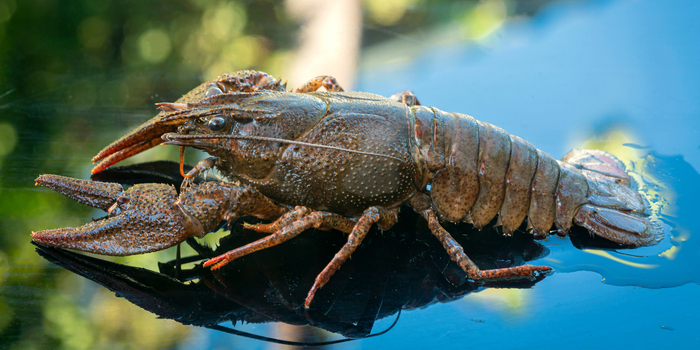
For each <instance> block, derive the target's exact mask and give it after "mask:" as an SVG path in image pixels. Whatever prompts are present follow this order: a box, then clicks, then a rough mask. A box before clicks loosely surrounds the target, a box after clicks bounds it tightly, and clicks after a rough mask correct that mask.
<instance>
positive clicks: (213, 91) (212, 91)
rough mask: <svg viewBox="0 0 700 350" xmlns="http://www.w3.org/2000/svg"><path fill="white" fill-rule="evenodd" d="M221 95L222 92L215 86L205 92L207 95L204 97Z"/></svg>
mask: <svg viewBox="0 0 700 350" xmlns="http://www.w3.org/2000/svg"><path fill="white" fill-rule="evenodd" d="M221 94H223V91H221V89H219V88H218V87H216V86H215V87H213V88H211V89H209V91H207V95H206V96H207V97H212V96H215V95H221Z"/></svg>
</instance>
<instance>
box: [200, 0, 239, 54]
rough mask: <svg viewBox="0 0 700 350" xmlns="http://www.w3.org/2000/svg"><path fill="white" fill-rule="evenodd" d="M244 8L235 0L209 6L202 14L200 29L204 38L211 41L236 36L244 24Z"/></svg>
mask: <svg viewBox="0 0 700 350" xmlns="http://www.w3.org/2000/svg"><path fill="white" fill-rule="evenodd" d="M246 20H247V18H246V13H245V10H244V9H243V8H242V7H241V5H239V4H238V3H235V2H229V3H221V4H218V5H217V6H214V7H210V8H208V9H207V10H206V11H204V14H203V15H202V29H203V31H204V34H205V35H206V38H205V39H206V40H207V41H210V42H212V43H215V42H217V41H218V44H222V43H221V41H226V40H227V39H229V38H231V37H233V36H238V35H240V34H241V32H242V31H243V28H244V27H245V24H246Z"/></svg>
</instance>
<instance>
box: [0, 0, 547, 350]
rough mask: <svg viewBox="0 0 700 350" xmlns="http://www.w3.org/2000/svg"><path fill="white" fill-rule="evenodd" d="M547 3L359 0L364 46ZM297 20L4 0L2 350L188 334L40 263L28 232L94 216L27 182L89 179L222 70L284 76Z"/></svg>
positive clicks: (154, 342)
mask: <svg viewBox="0 0 700 350" xmlns="http://www.w3.org/2000/svg"><path fill="white" fill-rule="evenodd" d="M549 1H550V0H538V1H535V0H532V1H507V0H488V1H476V0H474V1H466V2H461V3H453V2H452V1H447V0H391V1H386V0H364V1H362V4H363V11H364V14H365V22H364V23H363V45H365V46H369V45H373V44H376V43H378V42H381V41H385V40H388V39H393V38H395V37H400V36H402V35H407V34H411V33H413V32H417V31H421V30H424V29H425V28H430V27H432V26H439V25H445V24H448V23H458V24H460V25H462V27H463V28H464V38H465V39H470V38H478V37H479V36H482V35H485V34H488V33H489V31H491V30H493V29H494V28H495V27H497V26H499V25H500V24H501V23H503V21H505V20H506V19H507V18H513V17H517V16H529V15H531V14H533V13H534V12H535V11H536V10H537V9H539V8H540V7H541V6H542V5H543V4H545V3H547V2H549ZM300 25H301V24H300V23H297V22H295V21H294V20H292V19H291V18H290V17H289V15H288V14H287V13H286V9H285V4H284V2H283V1H278V0H258V1H243V0H241V1H214V0H211V1H210V0H189V1H126V2H122V1H92V0H75V1H69V0H23V1H19V0H0V348H12V349H23V348H33V349H40V348H67V349H82V348H91V349H95V348H110V349H111V348H141V349H143V348H168V347H175V346H176V344H177V343H178V342H179V341H182V340H183V339H186V338H187V337H188V335H190V334H191V332H192V330H191V329H190V328H187V327H185V326H182V325H179V324H177V323H175V322H172V321H162V320H157V319H155V317H154V316H153V315H151V314H147V313H146V312H145V311H143V310H141V309H138V308H136V307H133V306H131V305H128V303H127V302H126V301H124V300H123V299H120V298H115V297H114V295H113V294H112V293H111V292H109V291H107V290H106V289H104V288H95V286H94V285H92V284H90V285H88V282H87V281H85V280H83V279H81V278H79V277H77V276H75V275H73V274H70V273H68V272H66V271H62V270H60V269H59V268H57V267H55V266H52V265H50V264H48V263H46V262H45V261H44V260H43V259H41V258H39V257H38V256H37V255H36V253H35V252H34V248H33V246H32V245H31V244H30V238H29V232H30V231H31V230H37V229H40V228H49V227H63V226H76V225H80V224H82V223H84V222H86V221H87V220H89V218H90V216H91V214H92V215H94V216H100V215H101V214H99V213H93V212H92V211H91V210H90V209H89V208H86V207H84V206H81V205H78V204H76V203H74V202H72V201H71V200H69V199H66V198H63V197H61V196H59V195H57V194H53V193H49V191H48V190H44V189H37V188H34V187H32V182H33V179H34V178H35V177H36V176H37V175H38V174H41V173H55V174H63V175H68V176H74V177H81V178H87V177H88V176H89V174H88V169H89V168H90V166H91V164H90V162H89V159H90V157H91V156H92V155H94V154H95V153H96V151H97V150H98V148H99V147H101V146H102V145H106V144H107V143H109V142H110V141H111V140H113V139H115V138H117V137H118V136H120V135H121V134H123V133H124V132H125V131H126V130H128V129H129V128H130V127H133V126H135V125H137V124H140V123H141V122H142V121H144V120H146V119H148V118H150V116H151V115H153V114H154V113H155V108H154V106H153V103H154V102H158V101H169V100H175V99H176V98H177V97H179V95H180V94H182V93H183V92H185V91H187V90H189V89H190V88H192V87H194V86H196V85H197V84H199V83H200V82H201V81H204V80H207V79H211V78H213V77H215V76H217V75H218V74H220V73H222V72H226V71H236V70H240V69H258V70H263V71H266V72H268V73H271V74H273V75H275V76H283V75H284V69H285V64H286V60H287V58H288V57H289V54H290V52H292V51H293V50H294V48H295V46H296V43H297V42H296V40H297V38H296V37H295V33H296V32H297V29H298V28H299V26H300ZM173 149H174V148H173ZM172 151H173V150H172V149H169V148H166V147H160V148H158V149H157V150H154V151H152V152H166V153H167V152H172ZM145 157H146V158H148V157H152V158H151V159H154V158H158V157H154V156H153V153H151V154H150V156H149V155H147V156H145ZM159 158H161V159H164V158H166V157H159ZM139 159H140V158H136V159H135V161H138V160H139ZM141 159H145V158H141ZM170 159H175V158H174V157H170ZM172 254H173V253H172V252H159V253H153V254H148V255H144V256H138V257H131V258H128V259H123V260H122V261H127V262H129V263H132V264H138V265H140V266H149V267H155V264H156V262H157V261H158V260H161V259H163V258H165V257H169V256H171V255H172Z"/></svg>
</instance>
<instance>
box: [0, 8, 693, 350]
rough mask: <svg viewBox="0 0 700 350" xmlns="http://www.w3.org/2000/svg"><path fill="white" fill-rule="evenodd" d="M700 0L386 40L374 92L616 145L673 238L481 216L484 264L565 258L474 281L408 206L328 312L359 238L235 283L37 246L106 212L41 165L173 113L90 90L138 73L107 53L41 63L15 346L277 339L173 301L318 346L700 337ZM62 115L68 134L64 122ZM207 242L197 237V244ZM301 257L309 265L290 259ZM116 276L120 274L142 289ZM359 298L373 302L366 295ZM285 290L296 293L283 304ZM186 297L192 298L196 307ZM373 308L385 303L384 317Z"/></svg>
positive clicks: (13, 95)
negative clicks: (608, 241)
mask: <svg viewBox="0 0 700 350" xmlns="http://www.w3.org/2000/svg"><path fill="white" fill-rule="evenodd" d="M698 13H700V5H698V4H696V3H695V2H692V1H682V2H674V3H673V4H671V3H670V2H668V3H667V2H652V1H594V2H564V3H554V4H551V5H550V6H548V7H546V8H545V9H544V10H542V11H541V12H539V13H537V14H536V15H535V16H534V17H533V18H531V19H530V20H522V21H512V22H509V23H508V24H507V25H506V27H504V28H502V30H501V31H500V32H498V33H497V34H496V35H494V36H491V37H489V39H487V40H485V41H481V42H464V41H458V40H450V39H449V38H451V37H452V36H450V30H451V29H450V28H449V27H446V28H443V29H442V31H438V32H437V33H432V32H430V33H429V32H427V31H426V32H425V33H424V34H422V35H418V36H414V37H411V38H399V39H397V42H395V43H393V44H391V46H390V45H387V46H386V47H381V46H379V47H373V48H371V49H369V50H367V51H366V52H365V53H364V54H363V56H362V59H361V60H360V65H361V67H360V71H359V77H358V87H357V90H361V91H368V92H374V93H379V94H382V95H387V96H388V95H391V94H393V93H395V92H397V91H403V90H405V89H411V90H413V91H414V92H415V93H416V95H417V96H418V98H419V100H420V101H421V103H422V104H424V105H431V106H436V107H438V108H440V109H442V110H445V111H456V112H462V113H467V114H470V115H472V116H474V117H476V118H477V119H480V120H484V121H487V122H489V123H493V124H495V125H498V126H500V127H503V128H504V129H506V130H507V131H508V132H510V133H513V134H515V135H518V136H521V137H523V138H524V139H526V140H528V141H530V142H531V143H533V144H534V145H536V146H537V147H538V148H540V149H542V150H544V151H545V152H548V153H550V154H551V155H552V156H554V157H555V158H560V157H561V156H563V155H564V154H565V153H566V152H568V150H569V149H571V148H574V147H590V148H599V149H604V150H607V151H610V152H612V153H614V154H616V155H617V156H618V157H620V158H621V159H623V160H624V161H625V162H626V164H627V165H628V167H629V168H630V169H633V171H634V173H635V174H636V175H635V178H636V180H637V182H638V183H639V185H640V187H641V188H642V190H643V191H644V192H645V193H647V194H648V197H649V200H650V202H651V204H652V208H653V209H654V212H655V215H656V217H657V219H658V221H659V222H660V224H661V225H662V226H663V228H664V231H665V236H664V238H663V239H662V240H661V241H660V242H659V244H657V245H655V246H652V247H645V248H640V249H634V250H606V249H599V248H590V247H587V244H588V242H587V241H586V239H585V237H578V238H576V237H575V238H563V239H562V238H556V237H550V238H549V239H548V240H545V241H542V242H540V244H541V246H537V245H533V244H534V243H532V242H531V241H528V240H527V239H526V237H525V238H523V237H520V238H518V240H522V241H516V242H514V241H507V242H503V241H500V240H496V239H491V240H489V239H488V238H486V239H485V242H483V241H482V240H481V239H479V238H474V236H478V234H476V233H474V232H471V231H470V230H469V229H468V228H464V227H459V228H452V229H456V230H459V231H458V232H460V233H462V234H460V235H459V236H460V240H461V242H462V243H463V244H465V245H467V244H468V245H469V246H470V248H467V249H468V250H469V249H474V254H476V255H477V256H478V258H477V260H478V261H479V262H480V263H482V264H486V265H489V266H492V265H499V264H500V265H503V264H505V265H508V264H513V263H516V264H517V263H522V262H523V261H528V260H532V261H531V262H532V263H535V264H539V265H547V266H551V267H553V268H554V269H555V271H556V272H555V273H554V274H552V275H550V276H548V277H546V278H544V279H543V280H541V281H539V282H538V283H536V284H534V285H523V286H519V287H521V288H502V287H503V286H487V288H478V289H474V288H471V287H470V286H469V285H468V284H466V285H465V284H463V283H462V282H463V281H462V280H461V279H460V278H462V277H460V275H459V272H458V271H454V268H453V267H451V266H450V264H449V262H448V261H446V260H445V257H444V256H443V255H442V252H441V251H440V250H439V247H436V246H435V242H433V241H431V240H430V238H431V237H430V236H428V235H423V234H421V230H422V229H424V227H421V226H420V225H421V223H420V220H416V219H415V218H413V219H412V218H410V217H409V218H407V219H406V221H405V222H404V225H406V227H404V228H406V230H405V231H396V232H395V233H390V234H387V235H385V236H376V237H374V238H370V239H368V242H365V244H364V245H363V247H361V249H360V250H358V252H357V254H356V255H353V259H352V261H351V263H350V265H348V267H347V269H344V270H341V271H340V272H339V275H338V276H334V278H337V280H338V283H337V284H335V285H331V284H329V285H328V286H327V287H324V289H323V290H322V291H324V292H326V293H327V294H326V299H325V301H323V299H321V300H320V301H319V310H320V314H313V315H311V316H309V315H306V314H304V313H303V312H300V311H299V309H298V308H296V306H298V305H295V303H298V301H297V300H299V296H300V295H301V296H302V297H303V294H304V290H305V289H304V287H303V286H304V285H305V283H307V284H308V282H309V279H310V278H313V276H314V275H315V273H314V272H313V271H318V270H319V269H320V268H322V267H317V266H318V264H321V265H320V266H322V265H323V263H322V262H323V261H328V259H330V256H332V254H333V253H332V251H331V250H330V248H329V247H339V244H342V242H343V238H342V237H336V236H328V235H326V234H323V233H319V232H312V233H309V235H308V237H306V238H303V239H300V240H299V241H298V242H297V241H295V242H294V243H293V244H291V243H292V242H290V245H293V246H292V247H291V248H290V250H291V253H290V252H287V253H286V254H296V256H298V257H299V258H295V257H294V255H291V256H290V255H284V256H285V257H284V258H282V256H283V255H281V253H279V252H278V251H271V252H266V253H265V254H262V252H261V255H260V256H258V257H249V258H247V259H243V261H241V262H240V263H239V265H235V266H234V270H231V271H229V272H227V274H230V276H229V277H230V278H231V279H232V280H233V281H234V282H226V281H229V280H226V279H221V278H219V279H217V277H215V276H212V275H211V274H207V272H206V271H204V272H203V271H200V270H197V268H196V267H194V266H192V264H189V265H186V266H184V267H183V270H181V271H180V272H175V271H173V269H172V268H171V267H169V266H165V267H163V266H159V265H158V263H163V262H167V261H170V260H172V259H173V258H174V254H175V253H174V252H173V250H170V251H166V252H159V253H153V254H148V255H143V256H135V257H128V258H120V259H117V260H116V261H117V262H119V263H122V264H126V265H129V266H138V267H145V268H147V269H149V270H151V271H164V272H166V273H168V274H171V275H173V276H177V277H179V278H185V277H189V278H197V281H198V282H197V283H196V284H193V285H192V286H189V287H187V286H184V284H181V283H178V282H176V281H174V280H172V279H169V278H165V277H163V276H159V277H153V276H150V275H149V276H150V277H148V278H146V277H143V276H144V275H148V274H149V272H147V271H141V270H131V269H130V268H124V267H119V266H113V265H109V264H103V263H100V262H95V261H92V260H85V261H83V260H75V259H81V258H80V256H78V257H77V258H76V257H75V256H73V255H71V254H64V255H61V254H63V253H61V252H55V251H44V252H43V253H41V255H39V254H37V252H36V250H35V247H34V246H32V245H31V244H30V242H29V238H28V234H29V233H30V231H32V230H39V229H45V228H53V227H63V226H71V225H77V224H80V223H83V222H85V221H86V220H89V218H90V217H91V216H92V217H99V216H101V215H103V214H102V213H100V212H99V211H94V212H92V211H90V210H89V209H87V208H85V207H83V206H81V205H79V204H77V203H73V202H71V201H68V200H63V199H62V198H59V197H58V196H57V195H55V194H51V193H49V192H48V191H46V190H43V189H39V188H34V187H32V186H31V184H32V180H33V178H34V177H35V176H36V175H37V174H40V173H58V174H62V175H68V176H74V177H80V178H87V177H89V174H88V169H89V165H90V164H89V158H90V156H92V155H93V154H94V153H95V152H96V151H97V150H99V149H101V147H102V146H104V145H105V144H107V143H108V142H109V141H111V140H113V139H114V138H116V137H118V136H119V135H121V134H123V133H124V131H125V130H126V129H128V127H130V126H133V125H136V124H138V123H139V122H140V121H142V120H146V119H147V118H149V117H150V116H151V115H152V114H153V113H154V110H153V109H152V108H151V107H150V106H148V105H146V103H144V102H143V101H137V102H134V101H130V100H128V99H127V100H126V101H125V100H124V99H121V100H114V101H111V102H109V101H107V100H104V99H103V97H102V96H104V91H103V90H99V93H97V95H95V93H92V92H90V89H91V88H95V87H96V86H101V84H103V83H104V84H107V86H109V83H110V82H111V81H112V80H111V78H110V74H113V75H118V74H119V72H114V71H110V70H109V69H108V68H107V69H105V70H104V71H103V72H107V73H104V74H103V73H100V75H98V76H97V77H96V78H95V77H94V76H93V77H92V78H81V79H82V80H80V79H79V80H78V83H80V84H78V85H75V84H73V83H71V84H68V83H65V82H70V81H71V79H72V78H74V77H72V76H71V75H70V74H68V75H66V76H59V75H57V74H54V73H55V72H54V71H55V68H51V66H50V65H48V66H47V67H48V68H46V69H45V71H37V72H35V73H34V74H35V75H34V76H35V77H36V79H47V80H50V79H60V80H61V81H63V82H64V83H58V84H57V85H56V86H57V87H56V88H53V89H44V90H31V91H20V90H21V89H22V87H13V86H4V87H3V88H4V90H3V92H5V93H4V94H2V93H0V95H1V96H2V97H0V116H2V121H3V122H5V120H11V121H17V120H20V121H19V122H14V123H13V124H12V125H13V126H14V128H13V130H10V131H8V130H6V129H7V127H4V126H2V125H4V124H3V123H2V122H0V127H4V128H5V129H3V134H4V135H6V136H5V140H6V141H5V142H4V143H3V145H5V146H6V145H7V144H9V142H10V141H7V140H11V139H12V135H14V137H15V140H16V141H15V143H16V146H15V150H14V152H13V153H11V154H10V155H6V156H4V158H0V161H1V162H2V163H0V166H2V174H3V175H2V176H3V177H2V179H0V181H2V182H1V183H2V187H1V188H0V190H1V192H0V196H1V198H0V201H1V202H2V214H1V216H0V226H2V235H3V236H2V237H1V238H2V243H3V246H4V247H5V248H4V249H3V250H2V255H0V297H2V299H1V300H0V328H1V329H2V338H0V344H2V347H3V348H4V347H5V345H7V346H8V347H10V346H12V348H30V347H33V348H35V347H39V348H43V347H45V348H54V347H59V346H61V347H66V348H89V347H91V345H95V344H97V345H100V346H102V347H124V348H128V347H139V348H144V347H146V348H149V347H150V348H163V347H172V348H187V349H190V348H202V349H204V348H219V347H227V348H228V347H244V346H245V347H246V348H267V347H272V345H271V343H269V342H267V341H262V340H254V339H248V338H245V337H241V336H235V335H230V334H228V333H225V332H222V331H217V330H211V329H207V328H201V327H191V326H182V325H180V324H179V323H177V322H175V321H172V320H169V319H165V320H164V319H157V318H156V315H159V316H161V317H165V318H176V319H179V320H180V322H181V323H186V324H192V323H194V324H197V325H209V326H211V325H213V324H217V322H216V321H217V320H231V319H238V320H246V321H251V322H260V321H263V320H269V319H278V320H284V321H286V322H287V323H292V324H298V325H302V324H309V323H312V324H315V325H316V326H317V327H318V328H324V329H328V330H330V331H332V332H334V333H325V332H319V331H316V330H314V329H315V328H310V327H290V328H283V327H281V326H280V323H243V324H242V323H241V322H240V321H239V322H237V323H236V326H235V327H234V329H236V330H238V331H245V332H250V333H253V334H256V335H258V336H264V337H272V338H276V339H297V340H299V339H302V340H305V341H309V342H319V341H329V340H333V339H342V337H341V336H338V335H337V333H344V334H346V335H351V336H362V335H366V334H367V332H369V329H368V328H371V332H373V333H376V332H380V331H382V330H385V329H388V328H391V329H390V331H389V332H387V333H386V334H383V335H380V336H376V337H372V338H368V339H362V340H356V341H350V342H346V343H342V344H336V345H332V347H346V348H379V347H384V348H390V347H391V348H393V347H404V348H447V349H452V348H467V347H469V348H488V349H493V348H507V349H512V348H523V349H530V348H562V347H566V348H582V349H583V348H586V349H587V348H591V347H593V346H603V347H624V348H628V347H638V348H662V347H663V348H694V347H697V346H698V345H699V344H698V343H699V342H700V333H698V331H697V330H698V326H700V302H699V301H700V300H699V299H700V298H699V297H698V295H700V289H699V288H700V287H699V286H698V283H699V282H700V272H698V270H697V269H696V268H695V266H696V264H697V261H698V258H699V257H700V247H699V245H700V242H699V239H698V237H697V236H698V234H697V231H698V230H697V228H696V225H697V224H696V220H695V219H696V217H697V214H698V213H699V212H700V205H699V204H698V201H697V198H700V175H699V174H698V169H700V66H699V65H698V64H697V57H699V56H700V40H699V39H700V37H699V36H700V34H698V33H700V24H699V23H698V22H697V14H698ZM433 38H440V39H439V40H438V39H433ZM445 38H446V39H445ZM30 56H31V55H30ZM6 57H12V56H11V54H10V53H8V54H6ZM14 59H16V60H21V59H27V57H14ZM56 61H59V59H56ZM52 69H53V70H52ZM167 71H168V68H167V67H159V69H158V70H156V71H155V73H153V71H149V70H147V69H145V68H144V69H143V70H142V71H141V72H140V73H139V74H137V75H136V76H135V78H132V79H142V80H143V81H144V82H146V83H147V85H148V86H147V87H146V88H144V89H145V90H144V91H146V92H148V93H151V95H152V98H153V99H154V101H153V102H157V100H163V99H164V100H172V99H174V98H175V97H176V96H177V95H178V94H180V93H182V92H183V91H184V90H186V89H187V87H189V86H194V85H195V84H196V79H194V78H191V77H189V76H187V75H185V74H183V75H172V74H167V73H164V72H167ZM49 73H51V74H49ZM129 86H130V85H129ZM179 87H182V89H181V90H179V89H180V88H179ZM116 88H119V87H116ZM15 89H20V90H16V91H15ZM66 90H70V92H71V93H68V92H66ZM13 91H14V92H13ZM95 91H98V90H95ZM20 93H21V94H20ZM91 93H92V95H91ZM133 93H134V92H132V94H133ZM156 93H160V96H156V95H155V94H156ZM90 101H93V102H92V103H91V104H90V103H88V102H90ZM86 106H88V107H86ZM53 130H60V132H59V133H58V134H57V135H56V136H51V137H49V135H53V134H52V133H51V131H53ZM168 152H170V153H168ZM175 157H176V150H163V151H154V152H150V153H146V154H145V155H144V156H142V157H141V158H139V159H137V161H146V160H154V159H171V160H173V159H175ZM412 220H414V221H412ZM410 228H417V229H416V230H415V231H413V230H411V229H410ZM399 229H401V228H399ZM409 231H410V232H412V233H409V234H408V235H404V234H403V233H402V232H409ZM467 233H469V234H470V235H469V236H467V235H463V234H467ZM238 239H240V240H245V239H252V237H244V235H236V236H235V237H234V238H230V239H229V240H233V241H232V242H229V243H230V244H233V245H234V246H235V245H236V244H240V243H241V242H239V241H236V240H238ZM472 246H473V247H472ZM394 248H395V249H394ZM295 249H296V250H295ZM311 252H325V253H320V254H312V253H311ZM51 254H53V255H51ZM192 254H193V251H192V250H190V249H189V248H187V247H183V255H184V256H188V255H192ZM324 254H325V255H324ZM326 255H328V256H326ZM42 256H43V257H46V258H47V259H49V260H52V261H57V262H59V261H60V262H61V264H63V266H66V267H68V268H69V269H71V267H72V269H73V270H74V271H78V272H79V273H81V274H82V276H86V277H92V279H93V280H96V282H97V283H95V282H93V281H90V280H88V279H86V278H85V277H81V276H78V275H76V274H74V273H73V272H69V271H68V270H66V269H64V268H63V267H59V266H57V265H54V264H53V263H50V262H48V261H47V260H45V259H44V258H42ZM57 256H58V257H57ZM470 256H471V255H470ZM98 258H101V257H98ZM61 259H62V260H61ZM71 259H73V260H71ZM287 259H288V260H287ZM67 261H68V262H69V263H67ZM295 264H298V265H303V266H304V269H290V266H294V265H295ZM314 264H315V265H314ZM380 267H381V268H380ZM299 270H302V272H304V271H308V272H306V273H301V274H300V273H299ZM176 274H177V275H176ZM106 276H109V278H107V277H106ZM115 276H116V277H115ZM142 277H143V278H144V279H141V278H142ZM224 277H225V276H224ZM153 278H155V280H154V279H153ZM363 278H366V279H363ZM144 281H151V282H149V283H153V284H152V285H148V284H146V282H144ZM154 281H155V282H154ZM242 281H244V282H242ZM378 281H379V282H382V283H377V282H378ZM206 282H209V284H207V283H206ZM236 282H238V283H236ZM105 287H107V288H110V289H111V290H119V291H120V292H118V293H119V295H120V296H122V297H123V298H117V297H115V294H114V293H113V292H112V291H110V289H107V288H105ZM224 287H226V288H227V289H224ZM499 287H500V288H499ZM511 287H513V286H511ZM119 288H121V289H119ZM380 290H381V292H380ZM212 291H216V292H215V293H212ZM378 295H381V296H382V297H381V298H378V297H377V296H378ZM353 298H355V299H357V300H354V301H355V302H356V303H355V304H350V302H349V301H348V300H351V301H352V299H353ZM127 299H128V300H130V302H128V301H126V300H127ZM183 300H184V301H187V300H189V302H190V304H187V303H186V302H183ZM192 300H196V301H197V303H192V302H191V301H192ZM270 300H273V301H274V302H273V303H272V304H274V305H275V306H280V305H282V306H285V307H286V308H285V307H282V308H269V309H268V307H269V306H270V303H269V301H270ZM132 303H135V304H136V305H138V306H136V305H134V304H132ZM285 303H286V304H288V305H284V304H285ZM183 305H184V306H183ZM348 305H351V306H348ZM245 306H249V308H246V307H245ZM188 308H189V309H188ZM402 308H403V309H404V311H402V312H401V314H400V316H397V315H398V314H397V311H398V310H399V309H402ZM143 309H148V310H151V311H152V312H154V313H155V314H153V313H150V312H146V311H143ZM182 310H185V313H178V311H182ZM251 310H252V311H251ZM372 314H373V315H376V316H377V317H378V319H376V320H374V319H373V318H371V317H368V316H367V315H372ZM168 315H170V317H168ZM397 317H398V321H397V322H396V324H395V325H394V326H393V328H392V324H393V323H394V322H395V320H396V318H397ZM368 320H369V321H368ZM222 326H226V327H232V324H231V322H228V321H227V322H224V323H222ZM300 334H301V336H300ZM105 344H109V345H105ZM97 345H95V346H97Z"/></svg>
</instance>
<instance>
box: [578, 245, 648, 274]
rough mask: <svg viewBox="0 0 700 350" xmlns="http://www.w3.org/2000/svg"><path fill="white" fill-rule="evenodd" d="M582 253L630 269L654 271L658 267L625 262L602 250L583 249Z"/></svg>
mask: <svg viewBox="0 0 700 350" xmlns="http://www.w3.org/2000/svg"><path fill="white" fill-rule="evenodd" d="M583 251H584V252H586V253H589V254H593V255H598V256H601V257H603V258H606V259H609V260H612V261H614V262H617V263H620V264H623V265H627V266H630V267H634V268H638V269H655V268H657V267H659V265H654V264H640V263H635V262H631V261H627V260H624V259H622V258H619V257H616V256H614V255H612V254H610V253H609V252H606V251H603V250H594V249H583Z"/></svg>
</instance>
